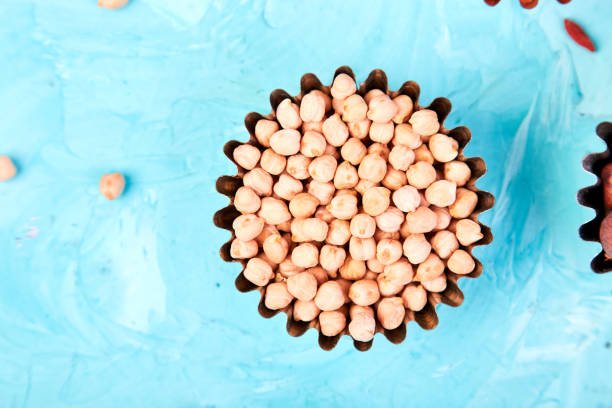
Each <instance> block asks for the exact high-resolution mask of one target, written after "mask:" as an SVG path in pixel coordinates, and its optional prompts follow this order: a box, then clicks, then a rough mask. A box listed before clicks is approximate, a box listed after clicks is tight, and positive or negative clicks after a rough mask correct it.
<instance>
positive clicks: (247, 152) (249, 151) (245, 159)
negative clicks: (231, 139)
mask: <svg viewBox="0 0 612 408" xmlns="http://www.w3.org/2000/svg"><path fill="white" fill-rule="evenodd" d="M232 156H233V157H234V161H235V162H236V164H237V165H239V166H240V167H242V168H244V169H246V170H252V169H253V168H254V167H255V166H257V163H258V162H259V158H260V157H261V152H260V151H259V149H258V148H256V147H255V146H253V145H250V144H242V145H240V146H238V147H236V148H235V149H234V151H233V152H232Z"/></svg>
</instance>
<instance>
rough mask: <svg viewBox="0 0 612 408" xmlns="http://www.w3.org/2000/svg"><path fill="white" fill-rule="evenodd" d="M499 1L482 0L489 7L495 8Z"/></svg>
mask: <svg viewBox="0 0 612 408" xmlns="http://www.w3.org/2000/svg"><path fill="white" fill-rule="evenodd" d="M500 1H501V0H484V2H485V3H487V4H488V5H489V6H496V5H497V3H499V2H500Z"/></svg>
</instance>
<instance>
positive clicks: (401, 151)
mask: <svg viewBox="0 0 612 408" xmlns="http://www.w3.org/2000/svg"><path fill="white" fill-rule="evenodd" d="M412 163H414V152H413V151H412V150H411V149H410V148H409V147H408V146H405V145H397V146H394V147H393V149H391V151H390V152H389V164H391V166H393V168H394V169H396V170H401V171H406V170H408V167H409V166H410V165H411V164H412Z"/></svg>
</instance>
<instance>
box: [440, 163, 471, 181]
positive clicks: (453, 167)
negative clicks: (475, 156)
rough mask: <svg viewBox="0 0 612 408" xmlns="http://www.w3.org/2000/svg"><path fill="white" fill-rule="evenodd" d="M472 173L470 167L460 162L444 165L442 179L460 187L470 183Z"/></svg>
mask: <svg viewBox="0 0 612 408" xmlns="http://www.w3.org/2000/svg"><path fill="white" fill-rule="evenodd" d="M471 177H472V172H471V171H470V167H469V166H468V165H467V164H465V163H464V162H462V161H456V160H455V161H450V162H448V163H444V178H445V179H447V180H448V181H452V182H453V183H455V184H456V185H457V186H459V187H462V186H464V185H466V184H467V182H468V181H470V178H471Z"/></svg>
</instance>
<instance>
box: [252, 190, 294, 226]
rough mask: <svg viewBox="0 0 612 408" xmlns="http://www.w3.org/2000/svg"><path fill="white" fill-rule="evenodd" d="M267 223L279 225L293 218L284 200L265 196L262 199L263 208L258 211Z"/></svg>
mask: <svg viewBox="0 0 612 408" xmlns="http://www.w3.org/2000/svg"><path fill="white" fill-rule="evenodd" d="M257 215H259V216H260V217H261V218H263V219H264V221H265V222H266V224H270V225H278V224H282V223H284V222H287V221H289V220H290V219H291V213H289V209H288V208H287V204H285V202H284V201H282V200H279V199H277V198H272V197H265V198H263V199H262V200H261V208H260V210H259V212H258V213H257Z"/></svg>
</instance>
